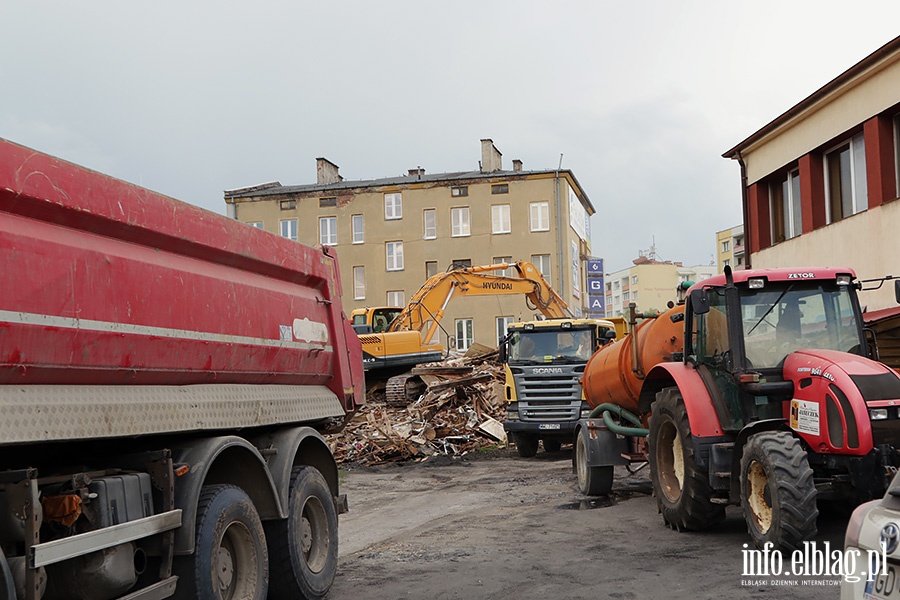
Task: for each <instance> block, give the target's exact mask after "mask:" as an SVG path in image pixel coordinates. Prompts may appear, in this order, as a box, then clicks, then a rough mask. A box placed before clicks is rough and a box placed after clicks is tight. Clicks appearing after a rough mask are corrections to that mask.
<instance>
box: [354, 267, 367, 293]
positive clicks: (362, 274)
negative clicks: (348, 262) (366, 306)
mask: <svg viewBox="0 0 900 600" xmlns="http://www.w3.org/2000/svg"><path fill="white" fill-rule="evenodd" d="M353 299H354V300H365V299H366V268H365V267H353Z"/></svg>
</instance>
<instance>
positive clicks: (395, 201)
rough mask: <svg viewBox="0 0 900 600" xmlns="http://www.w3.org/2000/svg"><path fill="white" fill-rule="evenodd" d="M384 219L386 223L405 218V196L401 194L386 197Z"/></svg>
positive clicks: (386, 195)
mask: <svg viewBox="0 0 900 600" xmlns="http://www.w3.org/2000/svg"><path fill="white" fill-rule="evenodd" d="M384 218H385V220H386V221H389V220H392V219H402V218H403V195H402V194H401V193H400V192H397V193H394V194H385V195H384Z"/></svg>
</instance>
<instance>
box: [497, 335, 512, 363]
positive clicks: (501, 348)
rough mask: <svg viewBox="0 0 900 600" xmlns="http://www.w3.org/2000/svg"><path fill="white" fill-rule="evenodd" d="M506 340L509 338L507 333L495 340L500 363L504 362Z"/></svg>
mask: <svg viewBox="0 0 900 600" xmlns="http://www.w3.org/2000/svg"><path fill="white" fill-rule="evenodd" d="M507 340H509V336H508V335H506V336H503V337H502V338H500V339H499V340H498V342H497V350H498V351H499V352H498V358H499V359H500V363H501V364H503V363H505V362H506V342H507Z"/></svg>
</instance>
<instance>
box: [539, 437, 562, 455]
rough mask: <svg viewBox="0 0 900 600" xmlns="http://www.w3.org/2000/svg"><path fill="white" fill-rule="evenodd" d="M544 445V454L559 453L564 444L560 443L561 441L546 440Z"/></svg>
mask: <svg viewBox="0 0 900 600" xmlns="http://www.w3.org/2000/svg"><path fill="white" fill-rule="evenodd" d="M543 444H544V452H559V451H560V449H561V448H562V442H560V441H559V440H552V439H550V440H548V439H546V438H545V439H544V440H543Z"/></svg>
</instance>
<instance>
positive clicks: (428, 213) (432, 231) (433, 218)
mask: <svg viewBox="0 0 900 600" xmlns="http://www.w3.org/2000/svg"><path fill="white" fill-rule="evenodd" d="M422 218H423V219H424V222H425V229H424V231H423V233H422V237H423V238H425V239H426V240H433V239H435V238H436V237H437V211H436V210H435V209H433V208H426V209H425V210H423V211H422Z"/></svg>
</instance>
